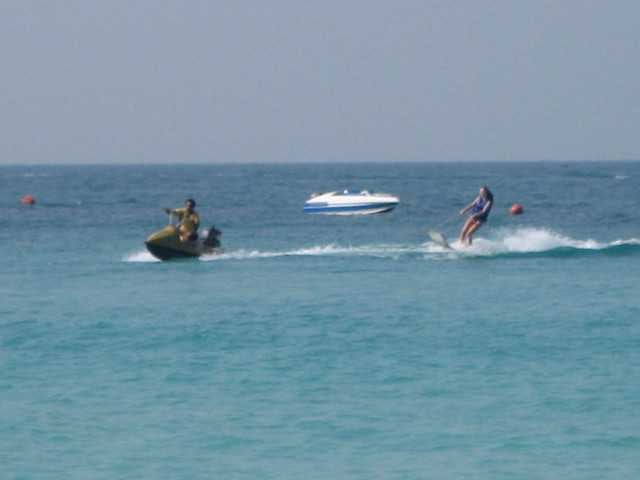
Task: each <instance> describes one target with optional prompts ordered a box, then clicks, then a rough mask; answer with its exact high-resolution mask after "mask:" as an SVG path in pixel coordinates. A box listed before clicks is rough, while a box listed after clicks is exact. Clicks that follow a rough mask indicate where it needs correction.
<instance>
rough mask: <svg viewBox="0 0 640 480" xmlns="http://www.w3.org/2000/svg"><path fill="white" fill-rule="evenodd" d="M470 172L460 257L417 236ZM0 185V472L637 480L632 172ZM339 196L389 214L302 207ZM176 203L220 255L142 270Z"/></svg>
mask: <svg viewBox="0 0 640 480" xmlns="http://www.w3.org/2000/svg"><path fill="white" fill-rule="evenodd" d="M483 184H486V185H488V186H489V187H490V188H491V190H492V191H493V193H494V195H495V207H494V209H493V211H492V213H491V216H490V218H489V221H488V223H487V224H486V225H485V226H484V227H483V228H481V229H480V230H479V231H478V233H477V234H476V237H475V241H474V244H473V246H472V247H471V248H469V249H464V250H456V251H447V250H444V249H442V248H441V247H439V246H437V245H435V244H433V243H431V242H430V241H429V238H428V236H427V233H426V232H427V230H428V229H430V228H435V229H438V230H441V231H443V232H444V233H445V234H446V235H447V237H448V238H450V239H451V240H455V238H456V236H457V234H458V231H459V228H460V226H461V224H462V221H463V219H462V217H460V216H459V215H458V210H460V208H462V207H463V206H464V205H466V204H467V203H468V202H469V201H471V200H472V199H473V198H474V197H475V195H476V194H477V191H478V188H479V187H480V186H481V185H483ZM0 185H1V188H0V226H1V228H0V244H1V245H2V251H3V255H4V256H3V261H2V265H1V267H0V298H1V302H0V478H3V479H4V478H6V479H61V478H64V479H119V478H122V479H124V478H135V479H137V480H141V479H159V478H171V479H211V478H221V479H296V480H298V479H300V478H305V479H371V478H380V479H462V478H465V479H552V478H563V479H564V480H569V479H580V480H584V479H602V478H611V479H635V478H640V295H639V291H640V290H639V287H638V280H639V279H640V209H639V208H638V205H640V163H634V162H588V163H587V162H577V163H559V162H556V163H554V162H531V163H517V164H516V163H491V162H487V163H456V164H449V163H424V164H406V163H391V162H390V163H388V164H366V163H352V164H306V165H305V164H299V165H207V166H203V165H201V166H198V165H187V166H182V165H173V166H159V165H155V166H4V167H0ZM343 189H352V190H360V189H368V190H373V191H383V192H388V193H392V194H395V195H398V196H399V197H400V204H399V206H398V207H397V208H396V210H395V211H393V212H391V213H388V214H383V215H374V216H361V217H329V216H316V215H308V214H304V213H303V212H302V207H303V204H304V201H305V200H306V199H307V198H308V196H309V195H310V194H311V193H312V192H322V191H330V190H343ZM25 194H32V195H34V196H35V197H36V199H37V203H36V205H34V206H23V205H21V204H20V198H21V196H22V195H25ZM187 197H193V198H195V199H196V201H197V204H198V205H197V210H198V212H199V213H200V217H201V219H202V224H203V227H204V228H207V227H208V226H210V225H215V226H216V227H217V228H218V229H220V230H222V232H223V236H222V239H221V240H222V245H223V247H224V249H225V253H224V254H222V255H219V256H208V257H207V256H205V257H202V258H200V259H195V260H183V261H171V262H159V261H155V259H154V258H153V257H152V256H151V255H150V254H149V253H148V252H146V250H145V247H144V243H143V242H144V240H145V238H146V237H147V236H148V235H149V234H150V233H151V232H153V231H155V230H158V229H160V228H162V227H163V226H164V225H165V224H166V222H167V218H166V215H165V214H164V213H163V212H162V208H165V207H179V206H182V204H183V202H184V199H185V198H187ZM516 202H517V203H521V204H522V205H523V206H524V214H523V215H520V216H512V215H509V212H508V210H509V207H510V206H511V205H512V204H513V203H516Z"/></svg>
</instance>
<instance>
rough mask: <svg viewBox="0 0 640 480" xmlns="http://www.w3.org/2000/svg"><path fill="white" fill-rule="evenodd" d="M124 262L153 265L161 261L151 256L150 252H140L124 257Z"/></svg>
mask: <svg viewBox="0 0 640 480" xmlns="http://www.w3.org/2000/svg"><path fill="white" fill-rule="evenodd" d="M124 261H125V262H132V263H153V262H159V261H160V260H158V259H157V258H156V257H154V256H153V255H151V254H150V253H149V252H148V251H146V250H141V251H139V252H134V253H130V254H129V255H127V256H126V257H124Z"/></svg>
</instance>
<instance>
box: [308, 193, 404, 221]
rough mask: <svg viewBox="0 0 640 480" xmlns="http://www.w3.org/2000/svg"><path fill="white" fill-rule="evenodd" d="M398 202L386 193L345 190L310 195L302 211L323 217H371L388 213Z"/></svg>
mask: <svg viewBox="0 0 640 480" xmlns="http://www.w3.org/2000/svg"><path fill="white" fill-rule="evenodd" d="M399 202H400V199H399V198H398V197H394V196H393V195H389V194H388V193H372V192H369V191H367V190H362V191H361V192H359V193H355V192H349V191H348V190H345V191H343V192H329V193H314V194H312V195H311V197H310V198H309V199H308V200H307V201H306V202H305V204H304V211H305V212H306V213H320V214H324V215H371V214H374V213H384V212H390V211H391V210H393V209H394V208H396V206H397V205H398V203H399Z"/></svg>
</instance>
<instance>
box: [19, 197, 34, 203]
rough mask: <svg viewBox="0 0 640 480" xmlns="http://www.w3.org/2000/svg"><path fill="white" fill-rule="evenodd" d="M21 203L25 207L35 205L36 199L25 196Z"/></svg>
mask: <svg viewBox="0 0 640 480" xmlns="http://www.w3.org/2000/svg"><path fill="white" fill-rule="evenodd" d="M20 203H21V204H23V205H35V203H36V197H34V196H33V195H25V196H24V197H22V198H21V199H20Z"/></svg>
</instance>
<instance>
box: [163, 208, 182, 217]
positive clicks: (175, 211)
mask: <svg viewBox="0 0 640 480" xmlns="http://www.w3.org/2000/svg"><path fill="white" fill-rule="evenodd" d="M164 211H165V212H166V213H167V214H169V215H178V217H180V218H182V216H183V215H184V208H165V209H164Z"/></svg>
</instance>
